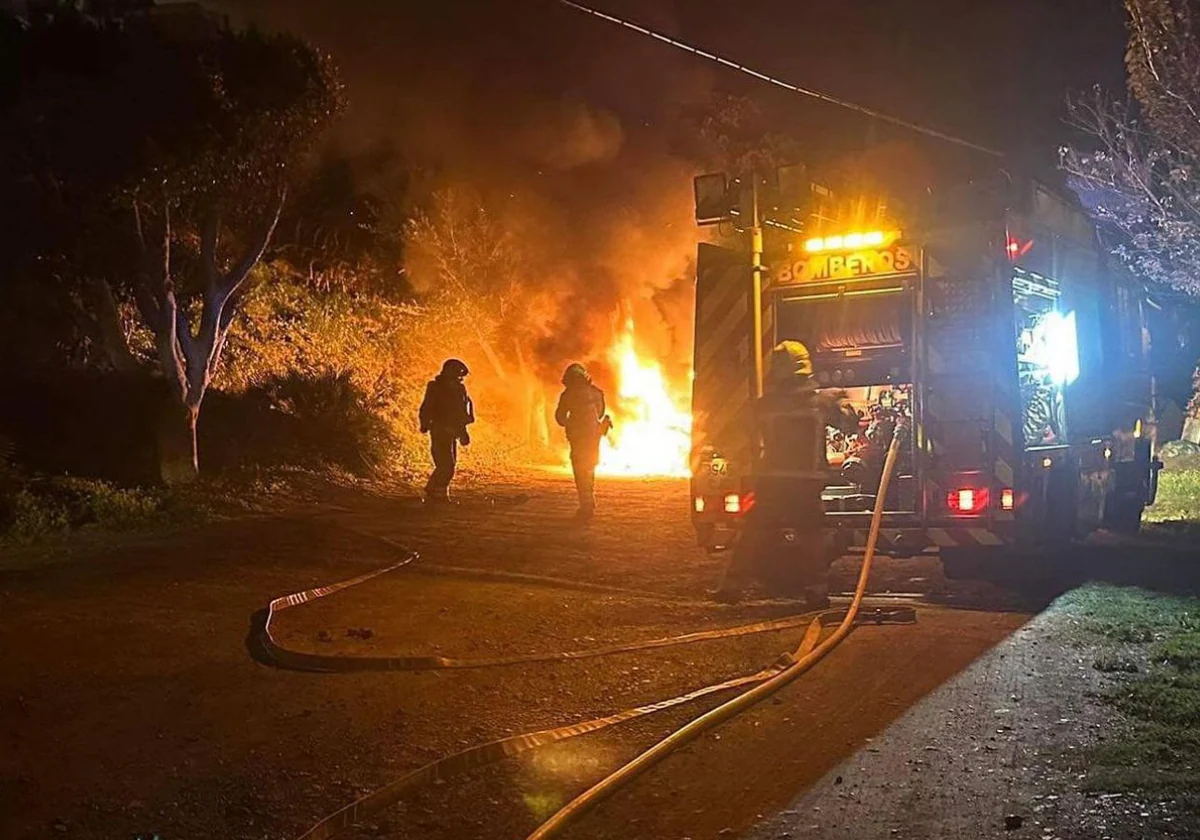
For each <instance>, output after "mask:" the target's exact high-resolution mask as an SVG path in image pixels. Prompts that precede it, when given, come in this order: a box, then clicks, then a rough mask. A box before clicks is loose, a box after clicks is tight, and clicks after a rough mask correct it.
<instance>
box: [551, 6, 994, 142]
mask: <svg viewBox="0 0 1200 840" xmlns="http://www.w3.org/2000/svg"><path fill="white" fill-rule="evenodd" d="M558 2H559V3H561V4H562V5H564V6H567V7H569V8H572V9H575V10H576V11H580V12H585V13H586V14H589V15H592V16H593V17H597V18H600V19H601V20H604V21H608V22H609V23H615V24H616V25H618V26H623V27H625V28H626V29H630V30H633V31H634V32H637V33H638V34H640V35H647V36H649V37H651V38H653V39H655V40H656V41H662V42H663V43H664V44H667V45H668V46H671V47H675V48H676V49H678V50H683V51H684V52H688V53H691V54H692V55H696V56H699V57H700V58H703V59H707V60H708V61H712V62H715V63H717V64H720V65H721V66H723V67H728V68H730V69H732V70H736V71H738V72H739V73H745V74H746V75H747V76H752V77H754V78H755V79H759V80H760V81H763V82H766V83H767V84H770V85H774V86H775V87H780V88H783V89H784V90H787V91H791V92H792V93H798V94H800V95H801V96H808V97H811V98H812V99H817V100H819V101H821V102H826V103H828V104H830V105H837V106H838V107H841V108H846V109H848V110H850V111H855V112H856V113H859V114H862V115H864V116H867V117H871V118H872V119H876V120H880V121H881V122H886V123H891V124H892V125H896V126H900V127H901V128H907V129H908V130H909V131H915V132H917V133H918V134H924V135H925V136H927V137H934V138H937V139H938V140H944V141H946V142H947V143H953V144H955V145H957V146H963V147H965V148H968V149H973V150H974V151H977V152H982V153H984V154H986V155H992V156H993V157H999V158H1002V157H1004V153H1003V152H1000V151H997V150H996V149H991V148H988V147H987V146H982V145H980V144H979V143H974V142H972V141H970V140H965V139H963V138H962V137H956V136H955V135H953V134H947V133H946V132H944V131H938V130H937V129H936V128H929V127H928V126H924V125H920V124H919V123H915V122H911V121H909V120H905V119H901V118H900V117H896V116H892V115H891V114H885V113H884V112H882V111H876V110H875V109H874V108H868V107H867V106H865V105H859V104H858V103H856V102H851V101H849V100H848V99H841V98H839V97H836V96H831V95H830V94H828V93H822V92H821V91H819V90H812V89H810V88H805V87H801V86H800V85H795V84H792V83H791V82H788V81H785V80H784V79H780V78H777V77H775V76H769V75H767V74H766V73H763V72H761V71H758V70H755V69H754V68H753V67H747V66H746V65H744V64H738V63H737V62H736V61H733V60H731V59H728V58H725V57H724V56H721V55H717V54H716V53H710V52H706V51H705V50H702V49H700V48H699V47H694V46H692V45H691V44H688V43H686V42H684V41H680V40H678V39H677V38H672V37H671V36H669V35H664V34H663V33H662V32H656V31H654V30H653V29H649V28H647V27H645V26H642V25H641V24H639V23H634V22H632V21H628V20H624V19H622V18H619V17H617V16H615V15H610V14H608V13H607V12H602V11H600V10H598V9H593V8H591V7H589V6H584V5H583V4H581V3H576V2H574V0H558Z"/></svg>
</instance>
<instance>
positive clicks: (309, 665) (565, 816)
mask: <svg viewBox="0 0 1200 840" xmlns="http://www.w3.org/2000/svg"><path fill="white" fill-rule="evenodd" d="M897 449H898V446H897V443H896V441H895V440H893V442H892V445H891V447H890V448H889V449H888V454H887V460H886V462H885V464H884V471H883V477H882V480H881V482H880V487H879V496H878V500H877V502H876V505H875V511H874V515H873V517H872V520H871V531H870V535H869V537H868V540H867V546H866V551H865V553H864V556H863V564H862V570H861V572H860V574H859V579H858V585H857V588H856V589H855V592H854V596H853V598H852V600H851V602H850V605H849V607H848V608H846V609H837V610H823V611H820V612H816V613H806V614H803V615H799V616H792V617H788V618H782V619H776V620H772V621H763V622H756V623H754V624H747V625H741V626H737V627H730V628H724V629H719V630H706V631H699V632H695V633H687V634H684V635H680V636H669V637H664V638H659V639H651V640H645V641H639V642H633V643H629V644H624V645H610V646H605V647H597V648H591V649H586V650H581V651H570V652H562V653H550V654H535V655H530V656H512V657H500V658H493V659H451V658H446V657H440V656H399V657H393V656H378V657H376V656H367V657H361V656H340V655H327V654H316V653H310V652H306V651H297V650H292V649H289V648H287V647H286V646H284V645H283V644H281V643H280V642H278V640H276V639H275V637H274V635H273V634H272V632H271V623H272V619H273V618H274V617H275V616H276V615H277V614H278V613H279V612H282V611H284V610H286V609H290V608H293V607H297V606H300V605H302V604H306V603H310V602H312V601H314V600H317V599H319V598H323V597H326V596H328V595H332V594H334V593H336V592H340V591H343V590H345V589H348V588H350V587H352V586H357V585H359V584H361V583H365V582H367V581H369V580H372V579H374V578H377V577H380V576H381V575H384V574H387V573H389V572H392V571H395V570H397V569H400V568H403V567H405V566H407V565H409V564H410V563H412V562H413V561H414V560H415V559H416V556H417V555H416V554H415V553H409V554H408V555H407V556H406V557H404V558H403V559H401V560H400V561H398V562H397V563H393V564H392V565H390V566H387V567H384V568H382V569H376V570H374V571H371V572H368V573H366V574H363V575H359V576H358V577H355V578H351V579H349V580H345V581H341V582H339V583H334V584H331V585H329V586H323V587H317V588H314V589H309V590H305V591H302V592H297V593H293V594H291V595H286V596H282V597H279V598H276V599H274V600H272V601H271V602H270V604H269V605H268V607H267V608H266V610H264V611H263V613H262V616H261V619H260V623H259V624H258V626H257V629H256V630H255V631H254V632H253V633H252V635H254V636H255V637H256V638H257V642H258V644H259V645H260V647H261V652H263V653H265V655H266V656H267V657H269V659H270V661H271V662H272V663H273V664H275V665H277V666H279V667H284V668H289V669H294V670H303V671H316V672H356V671H377V670H396V671H416V670H440V669H459V668H484V667H497V666H505V665H516V664H524V663H533V662H554V661H573V660H578V659H584V658H589V657H598V656H610V655H613V654H616V653H625V652H633V651H641V650H650V649H654V648H661V647H667V646H674V645H683V644H692V643H696V642H701V641H708V640H714V639H723V638H732V637H735V636H744V635H749V634H753V633H766V632H772V631H777V630H783V629H789V628H795V627H801V626H804V627H806V629H805V633H804V637H803V639H802V640H801V642H800V645H799V646H798V647H797V649H796V650H795V651H794V652H792V653H785V654H783V655H782V656H781V657H780V658H779V659H778V660H777V661H776V662H775V663H774V664H773V665H771V666H770V667H768V668H765V669H763V670H760V671H758V672H756V673H753V674H749V675H746V676H741V677H735V678H733V679H730V680H726V681H724V682H720V683H714V684H712V685H707V686H704V687H702V688H698V689H696V690H694V691H691V692H689V693H687V694H682V695H679V696H676V697H671V698H668V699H665V700H660V701H658V702H655V703H650V704H647V705H644V706H638V707H636V708H632V709H626V710H624V711H620V712H617V713H615V714H612V715H608V716H605V717H601V718H595V719H592V720H586V721H581V722H578V723H573V724H568V725H566V726H561V727H556V728H553V729H543V730H539V731H535V732H526V733H522V734H519V735H511V736H509V737H506V738H501V739H499V740H496V741H491V742H488V743H484V744H481V745H477V746H474V747H470V748H468V749H465V750H462V751H460V752H457V753H453V754H451V755H449V756H445V757H443V758H440V759H438V760H436V761H433V762H431V763H429V764H426V765H424V766H423V767H420V768H418V769H416V770H414V771H413V772H411V773H409V774H407V775H405V776H403V777H401V778H400V779H397V780H396V781H394V782H391V783H390V784H387V785H385V786H384V787H381V788H379V789H377V790H375V791H374V792H372V793H370V794H368V795H366V796H364V797H362V798H360V799H358V800H356V801H354V802H351V803H350V804H348V805H346V806H344V807H342V808H340V809H339V810H337V811H336V812H334V813H333V814H330V815H329V816H327V817H325V818H324V819H322V820H321V821H320V822H318V823H317V824H315V825H314V826H313V827H312V828H310V829H309V830H308V831H306V832H304V833H303V834H301V835H300V836H299V837H298V838H296V840H327V839H328V838H333V837H336V836H337V835H339V834H341V833H342V832H343V831H346V830H347V829H349V828H351V827H353V826H354V825H355V824H357V823H360V822H362V821H364V820H367V819H369V818H371V817H372V816H374V815H376V814H379V813H381V812H382V811H384V810H385V809H387V808H389V807H391V806H392V805H394V804H395V803H396V802H398V801H399V800H400V799H401V798H402V797H403V796H404V795H405V794H407V793H409V792H410V791H412V790H414V789H416V788H418V787H421V786H423V785H426V784H431V783H433V782H435V781H439V780H443V781H444V780H446V779H449V778H452V777H454V776H458V775H461V774H463V773H466V772H469V771H471V770H475V769H478V768H480V767H483V766H486V765H489V764H493V763H496V762H498V761H501V760H503V759H505V758H511V757H514V756H516V755H520V754H521V753H524V752H527V751H529V750H532V749H536V748H537V747H541V746H545V745H547V744H552V743H555V742H559V741H564V740H566V739H568V738H574V737H577V736H580V735H585V734H588V733H591V732H596V731H599V730H601V729H605V728H607V727H610V726H615V725H618V724H621V723H626V722H628V721H631V720H636V719H638V718H642V717H645V716H647V715H650V714H653V713H655V712H659V711H663V710H665V709H670V708H675V707H677V706H681V705H684V704H686V703H691V702H694V701H696V700H699V699H701V698H704V697H708V696H710V695H713V694H718V693H720V692H724V691H730V690H733V689H736V688H744V687H746V686H752V687H751V688H750V690H748V691H746V692H745V693H744V694H741V695H739V696H737V697H735V698H734V699H732V700H730V701H728V702H726V703H724V704H722V705H720V706H718V707H716V708H715V709H712V710H711V711H709V712H707V713H705V714H704V715H701V716H700V717H698V718H696V719H695V720H693V721H692V722H691V723H689V724H687V725H686V726H684V727H683V728H682V729H679V730H678V731H676V732H675V733H673V734H672V735H670V736H669V737H667V738H666V739H664V740H662V741H660V742H659V743H658V744H656V745H654V746H653V747H652V748H651V749H649V750H647V751H646V752H644V753H642V754H641V755H639V756H638V757H637V758H635V759H634V760H633V761H631V762H629V763H628V764H626V765H625V766H624V767H622V768H620V769H619V770H617V771H616V772H615V773H613V774H611V775H610V776H608V777H607V778H605V779H604V780H602V781H601V782H599V783H598V784H596V785H594V786H592V787H591V788H589V789H588V790H587V791H585V792H584V793H582V794H580V795H579V796H578V797H576V798H575V799H574V800H572V801H571V802H570V803H568V804H567V805H566V806H564V807H563V808H562V809H561V810H560V811H558V812H557V813H556V814H554V815H553V816H552V817H551V818H550V819H549V820H547V821H546V822H545V823H543V824H542V825H541V826H540V827H539V828H538V829H537V830H536V831H535V832H534V833H533V834H531V835H530V836H529V840H545V838H550V837H554V836H557V835H558V834H559V833H560V832H561V831H562V830H563V829H564V828H565V827H566V826H567V825H569V824H570V823H571V822H573V821H574V820H575V819H577V818H578V817H579V816H581V815H582V814H583V813H584V812H585V811H586V810H587V809H589V808H590V807H592V806H593V805H595V804H596V803H598V802H599V801H600V800H601V799H603V798H605V797H607V796H609V795H611V794H612V793H614V792H615V791H616V790H617V789H619V788H620V787H622V786H623V785H625V784H627V783H628V782H630V781H632V780H633V779H634V778H636V777H637V776H639V775H640V774H641V773H643V772H645V770H647V769H648V768H649V767H651V766H653V765H654V764H656V763H657V762H659V761H661V760H662V759H663V758H665V757H666V756H667V755H669V754H670V753H671V752H673V751H674V750H676V749H678V747H680V746H681V745H683V744H685V743H687V742H688V741H690V740H692V739H694V738H695V737H697V736H698V735H699V734H700V733H701V732H703V731H705V730H707V729H709V728H711V727H713V726H716V725H718V724H720V723H722V722H724V721H725V720H728V719H729V718H731V717H733V716H734V715H736V714H738V713H740V712H742V711H744V710H745V709H747V708H749V707H750V706H752V705H754V704H755V703H757V702H759V701H760V700H762V699H763V698H765V697H767V696H769V695H771V694H773V693H774V692H776V691H778V690H779V689H780V688H782V687H783V686H785V685H787V684H788V683H790V682H792V681H793V680H795V679H796V678H797V677H799V676H800V675H801V674H803V673H804V672H805V671H807V670H809V669H810V668H811V667H812V666H813V665H815V664H816V663H817V662H818V661H819V660H820V659H822V658H823V657H824V656H825V655H826V654H827V653H829V651H831V650H832V649H833V648H834V647H836V646H837V645H838V644H839V643H840V642H841V641H842V640H843V639H844V638H845V637H846V636H847V635H848V634H849V633H850V631H851V629H852V628H853V627H854V626H855V625H856V624H861V623H871V624H908V623H912V622H913V621H915V620H916V616H915V612H914V611H913V608H912V607H909V606H881V607H876V608H874V609H872V610H870V611H869V612H864V613H863V614H862V615H860V614H859V611H860V607H861V604H862V599H863V595H864V593H865V592H866V584H867V579H868V577H869V575H870V569H871V561H872V559H873V557H874V554H875V547H876V542H877V539H878V535H879V526H880V523H881V521H882V515H883V504H884V502H883V500H884V498H885V496H886V493H887V488H888V484H889V482H890V480H891V474H892V471H893V469H894V466H895V461H896V453H897ZM826 626H835V629H834V631H833V633H832V634H830V635H829V636H828V637H827V638H826V639H825V640H824V641H820V637H821V631H822V629H823V628H824V627H826Z"/></svg>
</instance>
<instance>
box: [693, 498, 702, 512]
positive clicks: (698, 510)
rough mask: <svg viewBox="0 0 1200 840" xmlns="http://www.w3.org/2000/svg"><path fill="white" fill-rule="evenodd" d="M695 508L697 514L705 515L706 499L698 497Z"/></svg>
mask: <svg viewBox="0 0 1200 840" xmlns="http://www.w3.org/2000/svg"><path fill="white" fill-rule="evenodd" d="M695 507H696V513H704V497H703V496H697V497H696V502H695Z"/></svg>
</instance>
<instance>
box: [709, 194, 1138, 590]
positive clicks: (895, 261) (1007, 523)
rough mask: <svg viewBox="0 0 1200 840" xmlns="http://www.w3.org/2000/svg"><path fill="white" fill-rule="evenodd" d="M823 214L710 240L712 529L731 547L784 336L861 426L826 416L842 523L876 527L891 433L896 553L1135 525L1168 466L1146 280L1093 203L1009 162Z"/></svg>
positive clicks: (1029, 546)
mask: <svg viewBox="0 0 1200 840" xmlns="http://www.w3.org/2000/svg"><path fill="white" fill-rule="evenodd" d="M698 189H699V187H698ZM755 215H756V216H757V211H756V213H755ZM828 215H829V214H820V213H810V214H808V215H807V216H806V217H805V218H806V221H805V222H804V223H803V224H801V225H799V226H793V227H792V229H791V230H789V231H786V232H778V231H777V232H773V233H771V234H770V240H771V241H770V242H769V244H768V247H767V249H766V250H765V251H763V250H762V249H761V247H760V248H758V252H759V253H761V254H762V258H761V259H760V258H759V256H758V254H757V253H756V254H748V253H747V251H746V249H745V248H736V247H733V248H731V247H727V246H725V245H720V244H710V243H702V244H700V246H699V253H698V255H697V279H696V318H695V351H694V352H695V358H694V371H695V374H694V375H695V378H694V382H693V393H692V409H693V433H692V453H691V475H692V478H691V499H690V504H691V515H692V521H693V524H694V526H695V530H696V534H697V538H698V542H699V543H700V544H701V545H702V546H704V547H705V548H707V549H709V550H711V551H716V550H720V549H722V548H726V547H728V546H729V545H730V544H731V541H732V539H733V538H734V536H735V534H736V532H737V529H738V527H739V522H740V515H741V513H742V512H743V508H744V507H745V505H746V501H747V494H748V493H751V492H752V490H753V486H754V476H755V470H756V464H757V463H758V462H759V459H760V457H761V451H760V447H761V443H760V440H759V438H758V434H757V431H756V424H755V419H754V415H755V397H756V396H757V394H758V393H760V389H761V376H762V362H761V359H762V358H764V357H765V356H766V355H767V354H769V351H770V348H771V347H773V346H774V345H775V344H777V343H778V342H781V341H784V340H796V341H800V342H802V343H803V344H804V345H805V346H806V347H807V348H808V349H809V352H810V353H811V356H812V361H813V369H814V376H815V377H816V380H817V384H818V386H819V387H820V388H821V389H831V390H836V391H837V392H838V393H837V395H838V397H839V398H840V399H842V400H843V401H845V402H849V404H850V405H851V406H852V407H853V408H854V409H855V412H856V413H857V414H858V416H859V418H860V424H859V430H858V432H857V434H855V433H849V434H847V433H842V432H838V431H836V430H834V429H832V428H828V429H824V430H822V431H821V432H819V434H820V437H821V438H822V439H823V440H822V441H821V442H822V443H823V447H822V448H823V450H824V463H821V464H819V465H818V468H819V470H820V471H821V472H822V473H823V474H824V475H825V477H826V485H825V488H824V492H823V493H822V500H823V503H824V507H825V516H826V519H827V522H828V524H829V526H830V527H831V528H834V529H837V530H838V531H840V532H841V533H842V534H843V544H844V545H849V546H853V547H861V546H862V545H863V544H864V543H865V537H866V534H867V531H868V526H869V520H870V516H871V512H872V510H873V509H874V507H875V504H876V501H877V490H878V487H879V481H880V475H881V468H882V457H883V454H884V452H885V450H886V448H887V446H888V444H889V443H890V441H891V439H892V436H893V434H894V435H898V436H900V439H901V440H900V447H901V448H900V457H899V460H898V463H897V469H896V470H895V474H894V476H893V479H892V482H891V486H890V489H889V491H888V495H887V497H886V498H885V500H884V516H883V521H882V522H883V524H882V530H881V533H880V540H879V550H880V551H881V552H882V553H886V554H891V555H895V556H914V555H917V554H924V553H938V554H940V555H941V557H942V559H943V560H944V561H945V564H946V567H947V574H948V575H951V576H963V575H968V574H971V575H973V574H975V572H977V571H978V570H979V569H980V568H981V567H980V564H983V568H986V567H987V565H988V564H990V563H991V562H993V560H999V559H1000V558H1001V557H1002V556H1003V555H1004V554H1005V553H1006V552H1011V551H1015V550H1038V549H1044V548H1047V547H1052V546H1055V545H1061V544H1063V543H1065V542H1068V541H1071V540H1074V539H1077V538H1081V537H1083V536H1085V535H1087V534H1088V533H1089V532H1091V531H1094V530H1096V529H1098V528H1102V527H1104V528H1108V529H1113V530H1120V531H1136V530H1137V528H1138V527H1139V523H1140V521H1141V516H1142V510H1143V508H1144V507H1145V506H1146V505H1148V504H1150V503H1152V502H1153V500H1154V495H1155V492H1156V487H1157V475H1158V469H1159V468H1160V467H1161V464H1160V463H1159V462H1158V461H1157V460H1156V458H1155V456H1154V451H1153V440H1154V435H1153V431H1154V416H1155V415H1154V396H1153V390H1154V380H1153V377H1152V375H1151V372H1150V370H1149V347H1148V344H1149V341H1148V333H1147V315H1148V313H1147V306H1148V300H1147V295H1146V291H1145V289H1144V288H1143V287H1142V286H1141V285H1140V284H1139V283H1138V282H1137V281H1136V280H1135V279H1134V278H1131V277H1129V276H1127V275H1124V274H1122V273H1120V272H1118V271H1117V270H1116V269H1115V268H1113V267H1111V266H1109V265H1108V264H1107V262H1106V260H1105V257H1104V253H1103V251H1102V249H1101V247H1100V244H1099V242H1098V238H1097V232H1096V230H1095V228H1094V227H1093V225H1092V223H1091V222H1090V220H1089V219H1088V217H1087V215H1086V214H1085V212H1084V211H1083V209H1082V208H1081V207H1079V206H1078V205H1077V203H1075V202H1073V201H1071V200H1070V199H1069V198H1067V197H1065V196H1063V195H1061V194H1059V193H1057V192H1055V191H1054V190H1052V189H1050V188H1049V187H1047V186H1045V185H1043V184H1040V183H1037V182H1030V181H1026V182H1016V181H1014V180H1013V179H1012V178H1010V177H1008V176H1001V177H1000V178H999V180H998V182H992V181H989V182H982V183H980V182H977V183H972V184H969V185H966V186H964V187H962V188H960V189H957V190H951V191H948V192H944V193H939V194H938V196H937V197H936V198H934V199H933V200H931V201H930V202H929V203H928V206H925V207H922V208H918V209H916V210H914V211H913V212H912V213H911V214H910V216H911V218H909V219H907V220H904V221H902V222H901V223H899V224H896V223H893V224H892V225H878V226H875V227H872V226H871V225H869V224H868V225H863V224H862V223H861V221H854V220H852V221H849V222H839V221H837V220H836V219H834V220H832V221H831V220H829V219H828V218H826V216H828ZM860 218H861V217H860ZM880 218H882V217H880ZM755 221H756V222H757V219H755ZM872 221H873V222H874V221H878V219H872ZM768 230H769V231H770V228H768ZM757 236H758V241H759V242H761V241H762V239H761V233H757ZM756 277H757V280H756ZM756 304H757V305H756ZM760 353H761V354H762V355H759V356H758V361H757V364H756V355H757V354H760ZM822 425H823V424H822Z"/></svg>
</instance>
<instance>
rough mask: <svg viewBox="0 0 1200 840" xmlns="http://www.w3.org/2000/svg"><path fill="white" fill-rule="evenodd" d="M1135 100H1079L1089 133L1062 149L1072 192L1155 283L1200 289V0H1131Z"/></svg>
mask: <svg viewBox="0 0 1200 840" xmlns="http://www.w3.org/2000/svg"><path fill="white" fill-rule="evenodd" d="M1125 6H1126V9H1127V11H1128V13H1129V44H1128V50H1127V52H1126V56H1125V63H1126V68H1127V71H1128V77H1129V90H1130V93H1131V94H1132V101H1125V100H1123V99H1121V98H1117V97H1113V96H1111V95H1109V94H1106V93H1105V92H1103V91H1100V90H1096V91H1094V92H1093V93H1092V94H1091V95H1090V96H1086V97H1081V98H1077V99H1075V100H1073V101H1072V102H1071V103H1070V116H1071V122H1072V123H1073V125H1074V127H1075V128H1077V129H1078V130H1080V132H1082V134H1083V137H1084V138H1086V139H1085V140H1084V141H1083V143H1081V144H1080V145H1078V146H1066V147H1064V148H1063V149H1062V156H1061V161H1062V167H1063V169H1064V170H1065V171H1066V173H1067V176H1068V180H1069V183H1070V185H1071V186H1072V188H1073V189H1074V190H1075V192H1076V193H1077V194H1078V195H1079V197H1080V199H1081V200H1082V201H1083V203H1084V204H1085V206H1087V207H1088V209H1089V210H1090V212H1091V213H1092V215H1093V216H1094V217H1095V219H1096V220H1097V221H1098V222H1099V223H1100V225H1101V227H1102V229H1103V230H1104V231H1105V233H1106V234H1107V235H1108V239H1109V242H1110V247H1111V250H1112V251H1113V253H1114V254H1115V255H1116V256H1117V257H1118V258H1119V259H1120V260H1122V261H1123V262H1124V263H1125V264H1126V265H1127V266H1128V267H1129V268H1130V269H1131V270H1132V271H1134V272H1135V273H1136V274H1138V275H1139V276H1142V277H1145V278H1147V279H1148V280H1150V281H1152V282H1158V283H1162V284H1165V285H1170V286H1174V287H1176V288H1180V289H1184V290H1187V291H1189V292H1192V293H1197V292H1200V31H1198V30H1197V23H1200V21H1198V19H1197V15H1198V14H1200V2H1197V0H1126V3H1125Z"/></svg>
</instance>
